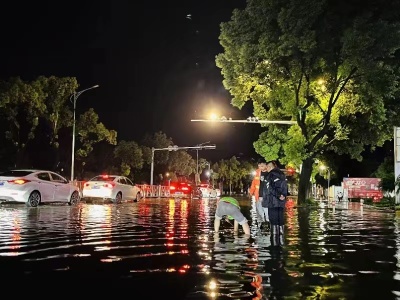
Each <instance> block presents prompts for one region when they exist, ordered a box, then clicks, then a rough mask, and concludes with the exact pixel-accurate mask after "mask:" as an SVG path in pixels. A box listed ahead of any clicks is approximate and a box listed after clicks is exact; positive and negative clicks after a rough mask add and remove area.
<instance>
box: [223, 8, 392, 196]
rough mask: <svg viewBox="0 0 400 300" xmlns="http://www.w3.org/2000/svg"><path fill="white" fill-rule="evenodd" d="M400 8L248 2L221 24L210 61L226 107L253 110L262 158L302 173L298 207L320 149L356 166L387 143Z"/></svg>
mask: <svg viewBox="0 0 400 300" xmlns="http://www.w3.org/2000/svg"><path fill="white" fill-rule="evenodd" d="M399 11H400V10H399V2H398V1H385V2H384V3H381V2H377V1H373V0H366V1H363V2H362V5H360V3H359V1H356V0H347V1H344V0H339V1H334V0H292V1H283V0H249V1H247V6H246V8H245V9H243V10H235V11H234V12H233V15H232V18H231V20H230V21H228V22H226V23H223V24H221V34H220V43H221V45H222V47H223V50H224V51H223V52H222V53H220V54H219V55H218V56H217V57H216V63H217V66H218V67H220V68H221V72H222V75H223V77H224V80H223V83H224V86H225V87H226V89H227V90H228V91H229V92H230V93H231V95H232V97H233V98H232V105H233V106H236V107H238V108H242V107H243V106H244V105H245V103H246V102H247V101H251V102H252V104H253V109H254V115H255V116H256V117H258V118H259V119H269V120H276V119H284V120H294V121H296V123H297V124H296V125H292V126H288V125H265V126H266V129H265V132H263V133H262V134H261V135H260V137H259V140H258V141H256V142H255V143H254V147H255V149H256V151H257V152H258V153H259V154H261V155H262V156H264V157H265V158H267V159H279V160H280V161H281V162H283V163H292V164H294V165H296V166H297V167H299V168H301V175H300V183H299V200H300V201H304V200H305V197H306V191H307V186H308V183H309V179H310V175H311V173H312V170H313V165H314V159H316V158H320V157H321V156H323V154H324V152H325V151H334V152H336V153H338V154H349V155H350V156H351V157H352V158H356V159H358V160H361V159H362V157H361V153H362V151H363V150H364V149H365V146H366V145H369V146H372V148H373V147H374V146H380V145H382V144H383V143H384V142H385V141H386V140H388V139H391V138H392V134H393V126H394V125H396V124H398V122H399V121H398V120H397V115H398V112H399V108H400V107H399V105H397V104H398V99H399V65H400V64H399V51H398V50H399V48H400V22H399V20H400V19H399V15H398V14H399Z"/></svg>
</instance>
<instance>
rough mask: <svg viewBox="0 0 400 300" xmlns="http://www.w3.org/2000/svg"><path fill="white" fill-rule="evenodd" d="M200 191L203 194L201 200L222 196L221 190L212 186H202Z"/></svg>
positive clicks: (199, 187)
mask: <svg viewBox="0 0 400 300" xmlns="http://www.w3.org/2000/svg"><path fill="white" fill-rule="evenodd" d="M198 189H199V191H200V192H201V198H218V197H219V196H221V192H220V190H219V189H216V188H214V187H213V186H212V185H210V184H200V185H199V186H198Z"/></svg>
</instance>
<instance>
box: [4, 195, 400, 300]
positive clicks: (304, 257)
mask: <svg viewBox="0 0 400 300" xmlns="http://www.w3.org/2000/svg"><path fill="white" fill-rule="evenodd" d="M241 205H242V206H243V208H242V210H243V212H244V214H245V215H246V216H247V217H248V218H249V220H250V222H251V230H252V236H251V237H250V238H246V237H244V236H243V234H242V232H241V231H240V232H239V235H237V236H235V235H234V234H233V232H232V226H231V225H230V224H228V223H223V224H222V229H223V230H222V232H221V233H220V234H217V235H215V234H214V233H213V232H212V230H213V220H214V213H215V208H216V201H215V200H207V199H203V200H188V199H145V200H143V201H140V202H138V203H122V204H119V205H114V204H86V203H81V204H80V205H79V206H77V207H70V206H67V205H46V206H41V207H39V208H27V207H25V206H20V205H2V206H0V265H1V266H2V268H1V270H2V271H1V272H0V273H1V274H0V275H7V276H9V277H10V275H13V276H18V278H19V280H24V279H23V277H24V276H25V277H27V279H28V278H30V277H31V276H33V277H35V278H36V277H38V276H40V277H41V278H52V279H54V278H55V279H58V278H60V280H68V279H69V278H74V279H81V280H91V279H98V280H103V281H104V280H105V281H107V282H112V283H115V284H116V283H118V284H119V285H120V287H121V288H122V287H126V288H128V287H129V290H132V289H137V291H139V292H140V291H143V292H145V293H146V296H147V299H159V298H158V297H157V296H156V295H163V296H171V295H172V299H362V298H368V297H369V296H370V295H372V294H374V295H379V297H380V298H381V299H396V297H399V296H400V285H399V280H400V271H399V266H400V263H399V258H400V238H399V222H400V221H399V220H400V218H398V217H397V216H396V215H395V214H393V213H390V212H381V211H378V212H377V211H371V210H368V209H366V208H364V209H363V210H361V209H360V207H359V205H358V204H357V203H349V204H341V205H342V206H340V205H337V206H336V207H335V208H334V209H332V208H327V207H325V208H323V209H311V210H307V209H304V208H298V209H296V208H288V209H287V214H286V227H285V231H286V234H285V236H284V237H281V238H280V239H279V238H277V239H274V238H272V237H271V236H270V235H269V234H267V233H265V232H264V233H263V232H258V231H257V226H256V224H255V223H254V220H255V213H254V206H252V204H251V203H250V201H249V200H247V199H246V198H243V199H242V200H241ZM148 284H151V285H154V288H153V289H150V290H147V289H144V287H145V286H148ZM135 295H138V292H135Z"/></svg>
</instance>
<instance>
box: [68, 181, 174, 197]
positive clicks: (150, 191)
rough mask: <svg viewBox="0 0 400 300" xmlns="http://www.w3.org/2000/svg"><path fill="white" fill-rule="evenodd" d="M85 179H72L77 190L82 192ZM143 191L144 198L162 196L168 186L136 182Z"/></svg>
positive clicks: (164, 194)
mask: <svg viewBox="0 0 400 300" xmlns="http://www.w3.org/2000/svg"><path fill="white" fill-rule="evenodd" d="M84 184H85V181H74V185H76V186H77V187H79V190H80V191H81V193H82V188H83V185H84ZM136 186H138V187H139V188H140V189H141V190H142V191H143V193H144V197H145V198H164V197H169V196H170V193H169V186H167V185H150V184H137V185H136Z"/></svg>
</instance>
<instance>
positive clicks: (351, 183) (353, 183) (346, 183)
mask: <svg viewBox="0 0 400 300" xmlns="http://www.w3.org/2000/svg"><path fill="white" fill-rule="evenodd" d="M380 183H381V179H380V178H343V189H344V192H345V194H346V193H347V198H349V199H357V198H371V199H372V200H373V201H374V202H379V201H381V199H382V198H383V192H382V189H381V188H380Z"/></svg>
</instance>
